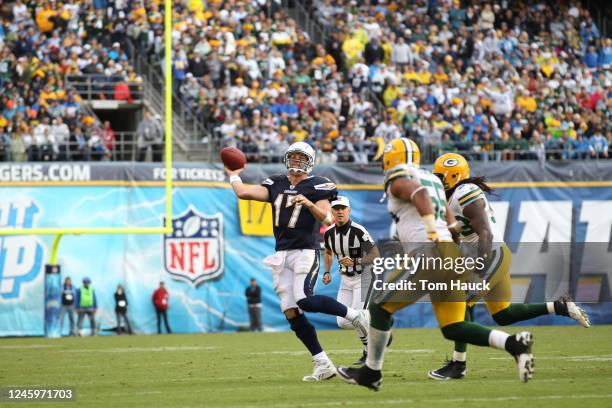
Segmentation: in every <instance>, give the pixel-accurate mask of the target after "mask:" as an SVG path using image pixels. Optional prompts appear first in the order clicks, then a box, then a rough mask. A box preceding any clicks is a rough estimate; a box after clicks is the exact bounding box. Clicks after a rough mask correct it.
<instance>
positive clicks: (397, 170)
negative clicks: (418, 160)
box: [385, 164, 417, 186]
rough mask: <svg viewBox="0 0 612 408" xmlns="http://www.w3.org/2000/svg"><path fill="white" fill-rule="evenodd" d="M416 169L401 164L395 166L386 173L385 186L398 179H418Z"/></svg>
mask: <svg viewBox="0 0 612 408" xmlns="http://www.w3.org/2000/svg"><path fill="white" fill-rule="evenodd" d="M415 172H416V169H415V168H414V167H412V166H408V165H406V164H400V165H399V166H395V167H393V168H391V169H389V170H387V172H386V173H385V186H386V185H387V184H388V183H389V182H390V181H391V180H394V179H397V178H407V179H414V178H416V177H417V176H416V174H415Z"/></svg>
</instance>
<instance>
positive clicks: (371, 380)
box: [338, 365, 382, 391]
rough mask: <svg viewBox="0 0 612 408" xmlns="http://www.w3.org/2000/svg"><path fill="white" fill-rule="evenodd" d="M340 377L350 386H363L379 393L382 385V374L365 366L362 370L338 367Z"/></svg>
mask: <svg viewBox="0 0 612 408" xmlns="http://www.w3.org/2000/svg"><path fill="white" fill-rule="evenodd" d="M338 375H340V377H342V379H343V380H344V381H346V382H347V383H349V384H355V385H361V386H363V387H366V388H369V389H371V390H374V391H378V390H379V389H380V386H381V385H382V373H381V372H380V371H379V370H372V369H371V368H370V367H368V366H366V365H364V366H363V367H360V368H350V367H338Z"/></svg>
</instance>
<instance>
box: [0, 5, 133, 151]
mask: <svg viewBox="0 0 612 408" xmlns="http://www.w3.org/2000/svg"><path fill="white" fill-rule="evenodd" d="M101 3H106V2H99V1H94V2H89V1H82V2H77V1H75V0H66V1H65V2H63V3H62V2H55V1H46V0H45V1H34V0H31V1H25V2H24V1H22V0H16V1H15V2H11V3H6V2H5V3H4V5H3V8H2V23H1V25H0V86H1V87H2V96H1V97H0V160H6V161H9V160H10V161H24V160H28V161H39V160H43V161H45V160H90V159H91V160H102V159H104V158H107V157H110V155H111V154H112V151H113V149H114V146H115V137H114V132H113V130H112V129H111V127H110V123H108V122H105V123H104V124H101V123H99V121H98V120H97V118H96V117H95V115H93V114H90V113H88V112H87V111H86V110H84V109H83V105H82V104H81V97H80V96H79V91H80V90H82V88H85V89H90V90H91V92H93V93H95V94H97V95H96V99H125V100H129V99H130V98H131V96H130V88H129V86H130V85H132V86H138V84H139V83H140V82H141V81H142V80H141V78H140V77H139V76H138V75H137V74H136V72H135V71H134V69H133V68H132V67H131V66H130V65H129V63H128V60H127V55H126V53H125V51H124V50H122V47H121V44H122V43H123V42H124V41H125V39H126V35H127V34H126V32H127V19H126V16H125V14H123V15H122V14H120V13H118V14H117V15H116V16H114V15H108V14H107V13H106V10H105V9H104V8H102V7H100V6H101ZM83 75H91V76H90V77H89V79H87V80H86V79H85V78H86V77H84V76H83ZM67 79H71V80H72V81H75V84H76V85H75V86H74V87H70V86H68V85H67ZM87 81H90V83H87Z"/></svg>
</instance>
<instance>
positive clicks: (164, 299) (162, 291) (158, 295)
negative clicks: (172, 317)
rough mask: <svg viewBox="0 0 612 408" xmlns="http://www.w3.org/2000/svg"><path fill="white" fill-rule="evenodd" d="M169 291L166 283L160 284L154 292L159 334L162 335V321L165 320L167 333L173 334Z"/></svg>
mask: <svg viewBox="0 0 612 408" xmlns="http://www.w3.org/2000/svg"><path fill="white" fill-rule="evenodd" d="M168 297H169V296H168V291H167V290H166V285H165V284H164V282H159V287H158V288H157V289H156V290H155V292H153V306H155V313H156V315H157V334H161V319H162V318H163V319H164V325H165V326H166V333H168V334H170V333H172V330H170V325H169V324H168V307H169V302H168Z"/></svg>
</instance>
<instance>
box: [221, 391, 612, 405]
mask: <svg viewBox="0 0 612 408" xmlns="http://www.w3.org/2000/svg"><path fill="white" fill-rule="evenodd" d="M607 398H612V394H581V395H575V394H573V395H572V394H568V395H540V396H534V397H519V396H516V395H510V396H507V397H495V398H485V397H483V398H439V399H438V398H427V399H421V398H419V399H418V400H414V399H410V398H406V399H404V398H401V399H376V400H365V401H364V400H342V401H330V402H306V403H304V402H300V403H299V404H297V405H299V406H300V407H316V406H330V407H333V406H346V405H367V406H372V405H403V404H419V405H421V406H422V405H424V404H426V403H439V402H444V403H446V402H449V403H454V402H499V401H546V400H560V399H607ZM295 406H296V404H271V405H268V407H275V408H283V407H295ZM217 407H219V408H221V407H222V406H221V405H218V406H217ZM258 407H259V406H255V405H234V406H232V407H228V406H223V408H258Z"/></svg>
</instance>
